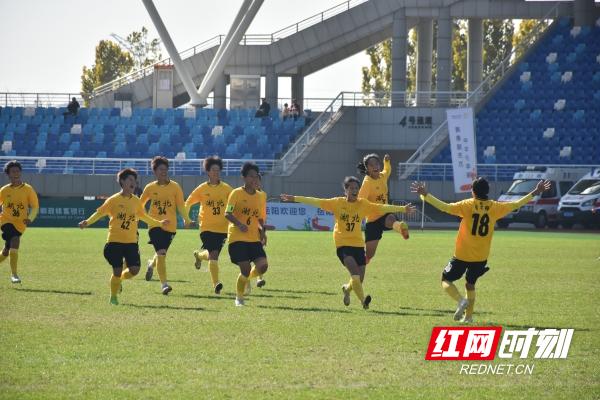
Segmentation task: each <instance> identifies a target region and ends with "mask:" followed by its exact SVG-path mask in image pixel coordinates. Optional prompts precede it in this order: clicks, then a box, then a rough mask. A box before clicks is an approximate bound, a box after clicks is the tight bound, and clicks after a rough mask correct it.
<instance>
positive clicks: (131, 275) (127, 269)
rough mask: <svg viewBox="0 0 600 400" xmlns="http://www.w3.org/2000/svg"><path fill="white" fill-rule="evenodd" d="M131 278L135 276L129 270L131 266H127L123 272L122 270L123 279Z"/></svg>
mask: <svg viewBox="0 0 600 400" xmlns="http://www.w3.org/2000/svg"><path fill="white" fill-rule="evenodd" d="M131 278H133V274H132V273H131V272H129V268H125V269H124V270H123V272H121V280H122V281H124V280H125V279H131Z"/></svg>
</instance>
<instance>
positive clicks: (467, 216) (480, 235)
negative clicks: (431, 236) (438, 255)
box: [421, 194, 533, 261]
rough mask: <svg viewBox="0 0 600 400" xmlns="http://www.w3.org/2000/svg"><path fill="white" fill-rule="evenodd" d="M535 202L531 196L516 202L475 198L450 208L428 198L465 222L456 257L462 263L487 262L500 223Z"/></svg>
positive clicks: (457, 244) (438, 206)
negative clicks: (512, 213)
mask: <svg viewBox="0 0 600 400" xmlns="http://www.w3.org/2000/svg"><path fill="white" fill-rule="evenodd" d="M421 198H422V199H423V196H421ZM532 198H533V197H532V196H531V195H527V196H525V197H523V198H521V199H520V200H518V201H513V202H498V201H494V200H480V199H473V198H471V199H466V200H462V201H459V202H457V203H450V204H448V203H444V202H443V201H441V200H438V199H437V198H435V197H434V196H432V195H431V194H427V196H425V201H426V202H428V203H429V204H431V205H432V206H434V207H435V208H438V209H440V210H442V211H444V212H446V213H448V214H451V215H456V216H457V217H461V218H462V220H461V221H460V226H459V228H458V235H457V236H456V248H455V250H454V257H456V258H458V259H459V260H462V261H485V260H487V259H488V257H489V255H490V246H491V244H492V236H493V235H494V225H496V221H497V220H499V219H500V218H502V217H504V216H505V215H507V214H508V213H510V212H511V211H513V210H515V209H517V208H519V207H521V206H523V205H525V204H527V203H528V202H529V201H531V199H532Z"/></svg>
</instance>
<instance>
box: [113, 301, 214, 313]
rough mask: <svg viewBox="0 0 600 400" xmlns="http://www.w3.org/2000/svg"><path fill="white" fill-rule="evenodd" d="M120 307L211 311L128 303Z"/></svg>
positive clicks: (197, 309)
mask: <svg viewBox="0 0 600 400" xmlns="http://www.w3.org/2000/svg"><path fill="white" fill-rule="evenodd" d="M120 305H121V306H124V307H133V308H151V309H155V310H160V309H165V310H179V311H213V310H207V309H205V308H202V307H178V306H170V305H167V304H164V305H149V304H129V303H121V304H120Z"/></svg>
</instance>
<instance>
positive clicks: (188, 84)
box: [142, 0, 201, 105]
mask: <svg viewBox="0 0 600 400" xmlns="http://www.w3.org/2000/svg"><path fill="white" fill-rule="evenodd" d="M142 3H144V7H146V10H147V11H148V14H150V18H151V19H152V23H153V24H154V27H155V28H156V30H157V31H158V36H160V40H162V42H163V44H164V45H165V48H166V49H167V53H169V57H171V60H173V64H174V65H175V71H176V72H177V73H178V74H179V78H180V79H181V82H182V83H183V86H184V87H185V90H186V91H187V93H188V95H189V96H190V100H191V103H192V104H193V105H200V103H201V101H200V96H198V92H197V91H196V85H194V81H193V80H192V76H191V75H190V72H189V71H188V70H187V69H186V68H185V65H184V64H183V61H182V60H181V57H180V56H179V52H178V51H177V48H176V47H175V44H174V43H173V40H172V39H171V35H169V31H167V28H166V26H165V24H164V23H163V21H162V18H161V17H160V14H159V13H158V10H157V9H156V7H155V6H154V3H153V2H152V0H142Z"/></svg>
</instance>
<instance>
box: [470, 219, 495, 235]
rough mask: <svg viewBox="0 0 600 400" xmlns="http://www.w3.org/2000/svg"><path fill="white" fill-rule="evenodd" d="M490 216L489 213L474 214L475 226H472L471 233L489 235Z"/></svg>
mask: <svg viewBox="0 0 600 400" xmlns="http://www.w3.org/2000/svg"><path fill="white" fill-rule="evenodd" d="M480 217H481V218H480ZM489 224H490V217H489V216H488V215H487V214H483V215H481V216H480V215H479V214H473V228H471V235H473V236H477V234H479V236H487V234H488V232H489V231H490V225H489Z"/></svg>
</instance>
